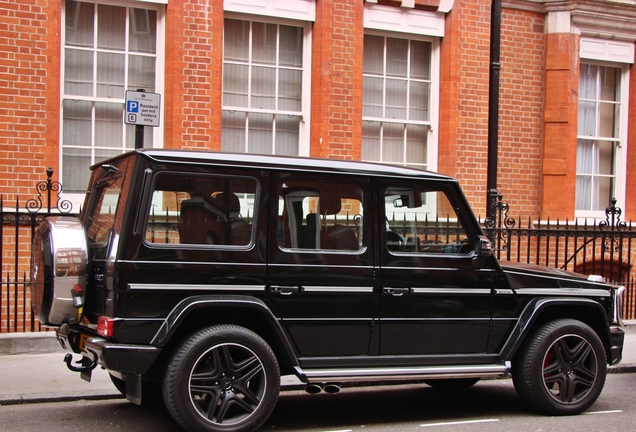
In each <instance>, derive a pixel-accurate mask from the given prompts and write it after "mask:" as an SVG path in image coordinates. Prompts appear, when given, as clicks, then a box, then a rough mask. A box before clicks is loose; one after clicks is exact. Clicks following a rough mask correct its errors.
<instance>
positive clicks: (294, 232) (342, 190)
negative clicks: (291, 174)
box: [278, 180, 363, 251]
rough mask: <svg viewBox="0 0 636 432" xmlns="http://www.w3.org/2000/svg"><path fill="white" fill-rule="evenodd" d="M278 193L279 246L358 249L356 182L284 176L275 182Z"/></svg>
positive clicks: (359, 201)
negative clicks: (330, 181)
mask: <svg viewBox="0 0 636 432" xmlns="http://www.w3.org/2000/svg"><path fill="white" fill-rule="evenodd" d="M278 196H279V198H278V201H279V205H278V244H279V246H280V247H282V248H289V249H314V250H346V251H358V250H360V249H361V247H362V240H363V239H362V219H363V217H362V189H361V188H360V187H359V186H357V185H348V184H341V183H320V182H309V181H293V180H286V181H284V182H282V183H281V184H280V185H279V188H278Z"/></svg>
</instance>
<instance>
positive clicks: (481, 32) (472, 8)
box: [438, 0, 490, 216]
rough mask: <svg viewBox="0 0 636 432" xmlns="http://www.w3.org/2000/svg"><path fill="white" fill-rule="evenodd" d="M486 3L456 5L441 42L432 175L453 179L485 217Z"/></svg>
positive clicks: (464, 1) (468, 1) (473, 1)
mask: <svg viewBox="0 0 636 432" xmlns="http://www.w3.org/2000/svg"><path fill="white" fill-rule="evenodd" d="M489 17H490V3H489V2H484V1H480V0H460V1H456V2H455V4H454V6H453V10H452V11H451V12H450V13H449V14H448V15H447V18H446V35H445V37H444V38H443V39H442V42H441V64H440V75H441V78H440V130H439V160H438V171H439V172H441V173H444V174H448V175H451V176H454V177H457V178H458V179H459V180H460V182H461V186H462V188H463V190H464V192H465V193H466V195H467V197H468V200H469V201H470V203H471V205H472V206H473V209H474V211H475V213H476V214H481V215H482V216H484V215H485V200H486V175H487V172H486V170H487V150H488V69H489V67H488V65H489V61H490V51H489V44H490V39H489V38H490V19H489Z"/></svg>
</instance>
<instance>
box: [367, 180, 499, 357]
mask: <svg viewBox="0 0 636 432" xmlns="http://www.w3.org/2000/svg"><path fill="white" fill-rule="evenodd" d="M379 190H380V198H381V200H384V205H380V210H381V212H383V217H382V218H381V220H380V224H379V226H378V229H379V230H380V232H381V233H382V234H381V235H380V244H381V247H380V252H379V253H380V257H381V258H380V261H381V269H380V290H381V292H380V354H381V355H383V356H397V355H422V356H429V357H428V359H429V360H428V361H430V362H431V363H437V362H440V361H444V360H443V359H444V358H446V357H448V359H447V361H450V362H465V361H466V359H465V358H464V359H463V360H462V359H461V357H463V355H479V354H483V353H485V352H486V348H487V343H488V335H489V327H490V319H491V317H490V313H491V312H490V306H491V287H492V275H493V272H492V271H491V269H489V268H485V269H484V268H475V266H474V264H473V262H474V258H475V257H476V247H475V245H476V243H477V242H478V241H479V236H478V234H479V230H478V228H477V227H476V226H475V224H476V222H474V216H472V213H470V214H467V212H470V210H466V212H463V211H462V210H460V209H461V208H466V209H467V208H468V207H467V204H466V203H465V201H464V200H463V196H462V195H461V193H460V191H459V189H458V187H456V184H455V183H453V182H444V181H437V180H431V181H425V180H422V181H419V182H418V181H408V182H399V181H391V180H382V181H380V188H379ZM460 204H461V205H460ZM420 361H426V360H420ZM475 361H478V360H476V359H474V358H473V359H472V360H471V362H475Z"/></svg>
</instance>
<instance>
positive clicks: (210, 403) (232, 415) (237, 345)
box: [163, 325, 280, 432]
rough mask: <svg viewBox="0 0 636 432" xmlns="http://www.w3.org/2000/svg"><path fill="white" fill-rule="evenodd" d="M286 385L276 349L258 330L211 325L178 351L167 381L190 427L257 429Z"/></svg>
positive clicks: (172, 401) (177, 411) (173, 409)
mask: <svg viewBox="0 0 636 432" xmlns="http://www.w3.org/2000/svg"><path fill="white" fill-rule="evenodd" d="M279 389H280V372H279V367H278V362H277V361H276V357H275V356H274V353H273V352H272V350H271V349H270V347H269V346H268V345H267V343H266V342H265V341H264V340H263V339H262V338H260V336H258V335H257V334H256V333H254V332H252V331H250V330H248V329H246V328H243V327H239V326H235V325H219V326H214V327H209V328H206V329H203V330H200V331H199V332H197V333H195V334H194V335H192V336H191V337H190V338H189V339H188V340H186V342H185V343H184V344H183V345H182V346H181V348H179V349H178V350H177V352H176V353H175V355H174V356H173V358H172V361H171V362H170V365H169V367H168V369H167V371H166V374H165V377H164V381H163V394H164V401H165V403H166V406H167V408H168V411H170V413H171V414H172V416H173V417H174V419H175V420H176V421H177V422H178V423H179V424H181V425H182V426H183V427H185V428H186V429H188V430H196V431H215V432H216V431H226V432H227V431H232V432H237V431H253V430H256V429H258V427H260V426H261V425H262V424H263V423H264V422H265V420H267V418H268V417H269V415H270V414H271V412H272V410H273V409H274V406H275V405H276V401H277V399H278V393H279Z"/></svg>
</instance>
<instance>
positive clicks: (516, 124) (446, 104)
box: [438, 0, 545, 217]
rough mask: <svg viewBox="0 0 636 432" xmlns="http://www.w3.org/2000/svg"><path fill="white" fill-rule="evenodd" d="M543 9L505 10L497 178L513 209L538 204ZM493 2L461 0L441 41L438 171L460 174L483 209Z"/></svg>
mask: <svg viewBox="0 0 636 432" xmlns="http://www.w3.org/2000/svg"><path fill="white" fill-rule="evenodd" d="M543 21H544V16H543V15H542V14H537V13H532V12H525V11H517V10H510V9H503V10H502V19H501V49H500V57H501V70H500V88H499V134H498V135H499V136H498V173H497V186H498V189H499V191H500V192H501V193H503V194H504V201H506V202H508V203H509V204H510V205H511V208H512V209H514V213H515V215H517V214H519V215H529V216H536V215H537V213H538V211H539V208H540V194H539V187H540V184H541V148H542V139H543V135H542V122H541V117H542V110H543V104H544V101H543V88H544V62H543V58H544V51H545V50H544V46H545V42H544V39H545V35H544V33H543ZM489 66H490V2H484V1H480V0H460V1H456V2H455V4H454V6H453V10H452V11H451V12H450V13H449V14H448V16H447V19H446V36H445V37H444V38H443V39H442V42H441V65H440V68H441V70H440V72H441V78H440V80H441V82H440V130H439V165H438V171H440V172H442V173H445V174H449V175H452V176H455V177H457V178H458V179H459V180H460V182H461V185H462V188H463V189H464V192H465V193H466V195H467V196H468V199H469V201H470V203H471V205H472V206H473V208H474V210H475V213H477V214H478V215H481V216H482V217H483V216H485V212H486V179H487V169H488V99H489V74H490V70H489Z"/></svg>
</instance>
